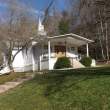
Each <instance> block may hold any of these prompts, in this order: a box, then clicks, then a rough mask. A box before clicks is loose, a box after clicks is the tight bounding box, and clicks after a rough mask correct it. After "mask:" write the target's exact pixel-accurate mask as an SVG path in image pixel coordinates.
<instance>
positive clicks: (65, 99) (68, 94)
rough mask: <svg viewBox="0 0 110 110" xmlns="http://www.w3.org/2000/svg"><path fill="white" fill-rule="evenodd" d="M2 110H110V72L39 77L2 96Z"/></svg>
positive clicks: (99, 70) (55, 73)
mask: <svg viewBox="0 0 110 110" xmlns="http://www.w3.org/2000/svg"><path fill="white" fill-rule="evenodd" d="M0 110H110V68H108V67H107V68H87V69H78V70H68V71H60V72H59V71H51V72H50V73H47V74H45V75H36V77H35V78H34V79H32V80H31V81H28V82H25V83H24V84H22V85H20V86H19V87H17V88H15V89H13V90H11V91H9V92H7V93H4V94H1V95H0Z"/></svg>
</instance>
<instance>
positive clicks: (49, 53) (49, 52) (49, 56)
mask: <svg viewBox="0 0 110 110" xmlns="http://www.w3.org/2000/svg"><path fill="white" fill-rule="evenodd" d="M50 48H51V47H50V40H49V41H48V60H49V70H50V69H51V68H50V59H51V49H50Z"/></svg>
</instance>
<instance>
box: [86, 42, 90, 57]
mask: <svg viewBox="0 0 110 110" xmlns="http://www.w3.org/2000/svg"><path fill="white" fill-rule="evenodd" d="M86 52H87V57H89V44H88V43H87V44H86Z"/></svg>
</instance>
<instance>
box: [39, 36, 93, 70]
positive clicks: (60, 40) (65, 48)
mask: <svg viewBox="0 0 110 110" xmlns="http://www.w3.org/2000/svg"><path fill="white" fill-rule="evenodd" d="M91 42H93V41H92V40H89V39H86V38H84V37H81V36H78V35H76V34H65V35H60V36H54V37H48V38H47V39H46V40H45V42H44V41H43V43H42V45H41V55H40V58H39V69H40V70H47V69H48V70H53V69H54V64H55V62H56V61H57V59H58V58H59V57H64V56H65V57H68V58H69V59H70V61H71V65H72V67H73V68H75V65H76V64H77V65H80V64H78V63H79V60H80V59H81V57H80V55H79V53H78V47H80V46H82V45H85V46H86V56H87V57H89V43H91Z"/></svg>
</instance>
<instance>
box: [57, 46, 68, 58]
mask: <svg viewBox="0 0 110 110" xmlns="http://www.w3.org/2000/svg"><path fill="white" fill-rule="evenodd" d="M55 56H56V57H57V58H59V57H64V56H66V46H61V45H56V46H55Z"/></svg>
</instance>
